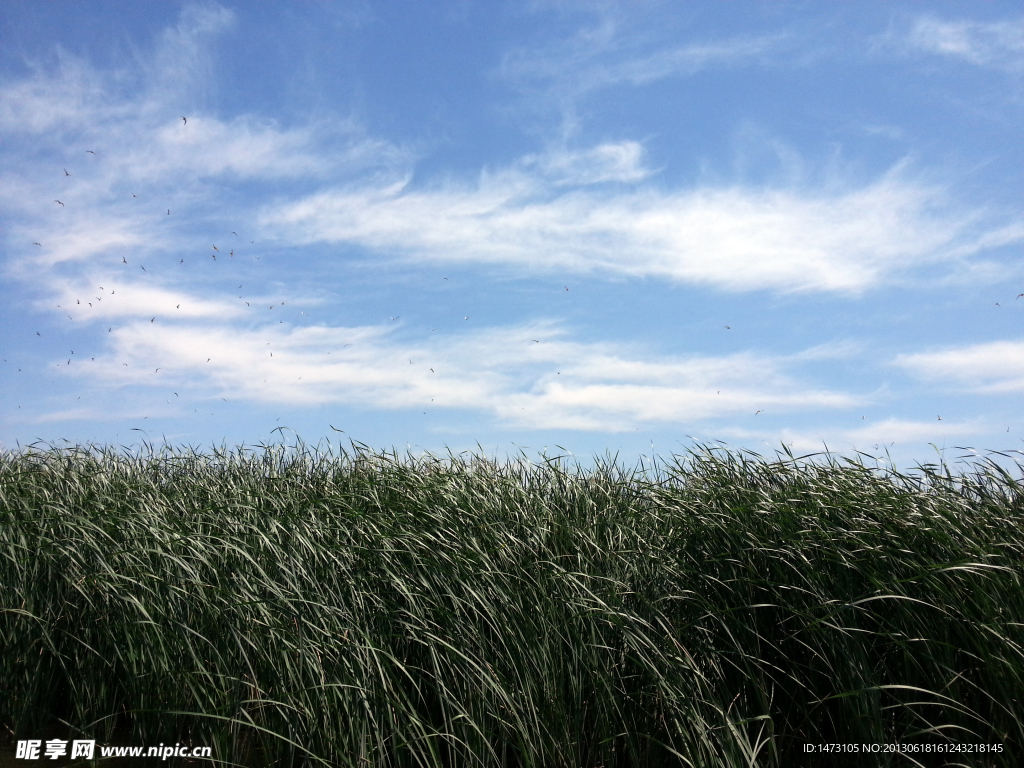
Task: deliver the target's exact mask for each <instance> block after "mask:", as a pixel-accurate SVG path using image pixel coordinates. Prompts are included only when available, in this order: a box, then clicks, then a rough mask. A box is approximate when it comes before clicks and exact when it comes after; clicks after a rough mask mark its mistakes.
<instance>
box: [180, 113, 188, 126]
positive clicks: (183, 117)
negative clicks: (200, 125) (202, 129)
mask: <svg viewBox="0 0 1024 768" xmlns="http://www.w3.org/2000/svg"><path fill="white" fill-rule="evenodd" d="M181 119H182V121H183V123H184V124H185V125H188V120H187V119H186V118H185V116H184V115H182V116H181Z"/></svg>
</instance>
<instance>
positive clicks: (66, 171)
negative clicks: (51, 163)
mask: <svg viewBox="0 0 1024 768" xmlns="http://www.w3.org/2000/svg"><path fill="white" fill-rule="evenodd" d="M64 175H65V176H70V175H71V174H70V173H68V169H67V168H65V169H64Z"/></svg>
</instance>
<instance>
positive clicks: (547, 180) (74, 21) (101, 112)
mask: <svg viewBox="0 0 1024 768" xmlns="http://www.w3.org/2000/svg"><path fill="white" fill-rule="evenodd" d="M0 36H2V39H3V40H4V45H3V46H2V47H0V135H2V143H0V206H2V209H0V242H2V255H0V258H2V263H0V287H2V289H3V296H4V298H5V301H4V302H3V304H2V305H0V322H2V324H3V328H4V333H3V334H2V336H3V340H2V358H3V362H2V363H0V388H2V391H3V393H4V395H3V397H2V398H0V445H2V446H3V447H7V448H13V447H15V446H16V445H18V444H20V445H25V444H28V443H31V442H33V441H36V440H42V441H45V442H51V441H58V440H63V439H66V440H70V441H71V442H74V443H85V442H94V443H106V444H113V445H130V444H136V443H138V442H139V441H140V440H142V439H148V440H149V441H151V442H156V443H160V442H163V441H164V440H166V441H167V442H169V443H171V444H175V445H185V444H187V445H193V446H209V445H210V444H221V443H222V442H226V443H227V444H228V445H237V444H241V443H245V444H250V445H251V444H254V443H259V442H261V441H262V442H268V441H272V440H275V439H278V437H279V436H280V435H281V434H282V433H281V432H273V430H275V429H277V428H278V427H285V428H287V430H290V431H288V432H285V433H284V434H287V435H288V436H289V437H290V436H291V435H292V432H294V433H296V434H298V435H299V436H300V437H301V438H302V439H303V440H305V441H306V442H307V443H310V444H316V443H317V442H318V441H319V440H321V439H324V438H329V439H331V440H338V439H340V440H343V441H347V440H348V439H353V440H357V441H360V442H362V443H365V444H367V445H370V446H371V447H373V448H377V449H382V448H383V449H390V448H392V447H394V448H397V449H398V450H399V451H404V450H406V449H411V450H413V451H434V452H444V451H446V450H449V449H450V450H455V451H460V450H464V449H473V448H475V447H476V446H480V448H482V449H483V451H484V452H485V453H488V454H491V455H504V454H508V453H515V452H517V451H519V450H524V451H526V452H527V454H528V455H536V453H537V452H540V451H543V450H545V449H546V450H547V452H548V453H549V454H551V453H561V452H562V449H564V450H565V451H568V452H571V453H572V454H573V455H575V456H577V457H579V458H580V459H583V460H586V459H587V458H588V457H591V456H594V455H603V454H605V453H606V452H611V453H613V454H614V453H617V454H618V455H619V456H620V458H621V459H623V460H625V461H627V462H629V463H631V462H633V461H635V460H636V459H638V458H639V457H640V456H649V455H651V453H652V452H653V453H656V454H658V455H661V456H665V455H667V454H670V453H673V452H680V451H682V450H684V449H685V448H686V447H687V446H689V445H692V444H693V442H694V441H698V442H713V441H721V442H723V443H725V444H727V445H730V446H732V447H734V448H747V449H751V450H754V451H758V452H760V453H763V454H768V455H772V454H774V451H775V450H776V449H777V448H779V447H780V446H782V445H783V444H785V445H790V446H792V449H793V450H794V451H795V452H798V453H806V452H811V451H816V450H821V449H822V448H823V446H827V447H828V448H829V449H831V450H832V451H834V452H836V453H839V454H843V455H853V453H854V451H858V450H859V451H864V452H866V453H868V454H870V455H884V451H885V450H888V452H889V455H890V456H891V457H892V459H893V460H894V461H895V462H896V463H897V464H898V465H901V466H913V465H914V464H916V463H917V462H928V461H934V460H935V459H936V457H937V454H936V450H937V449H939V450H942V449H945V450H946V451H947V453H946V457H947V459H948V458H949V457H950V456H951V455H953V454H954V453H956V454H957V455H959V453H962V451H957V450H956V447H958V446H970V447H973V448H975V449H977V450H979V451H986V450H1016V449H1019V448H1020V447H1021V439H1022V437H1024V413H1022V410H1021V395H1022V394H1024V332H1022V327H1024V299H1020V300H1018V299H1017V298H1016V297H1017V294H1020V293H1022V292H1024V269H1022V265H1021V255H1022V247H1024V210H1022V205H1021V201H1022V200H1024V175H1022V170H1024V162H1022V161H1024V153H1022V151H1021V150H1022V146H1021V134H1020V126H1021V125H1022V124H1024V15H1022V13H1021V10H1020V6H1019V4H1018V3H1011V2H986V3H970V4H967V3H951V2H949V3H943V2H935V3H927V4H923V3H891V2H885V3H880V2H878V3H871V2H863V3H855V4H854V3H803V2H789V3H787V2H771V3H768V2H668V1H664V2H657V1H654V0H647V1H641V2H618V3H600V2H569V1H568V0H565V1H561V2H532V3H530V2H491V1H489V2H470V1H469V0H461V1H459V2H454V1H453V2H430V3H428V2H414V1H413V0H397V1H396V2H386V3H385V2H372V3H358V2H295V3H257V2H252V3H222V4H217V3H212V2H211V3H173V2H166V3H135V2H90V3H71V2H45V3H44V2H24V3H8V4H5V5H4V7H3V9H2V10H0ZM334 430H343V431H344V434H340V433H339V432H336V431H334ZM275 436H278V437H275ZM556 446H559V447H560V448H556Z"/></svg>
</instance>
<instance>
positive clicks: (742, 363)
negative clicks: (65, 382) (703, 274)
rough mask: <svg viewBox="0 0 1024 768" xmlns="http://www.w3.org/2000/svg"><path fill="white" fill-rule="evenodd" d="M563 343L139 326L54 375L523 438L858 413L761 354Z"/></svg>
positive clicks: (510, 337)
mask: <svg viewBox="0 0 1024 768" xmlns="http://www.w3.org/2000/svg"><path fill="white" fill-rule="evenodd" d="M564 336H565V334H564V333H563V332H561V331H560V330H559V329H558V328H557V327H556V326H554V325H551V324H545V323H541V324H534V325H527V326H519V327H512V328H494V329H487V330H484V331H480V332H478V333H470V334H466V335H463V336H449V337H439V338H431V339H430V340H429V341H427V342H420V343H416V342H403V341H401V340H399V339H397V338H396V333H395V330H394V326H390V327H377V326H373V327H353V328H330V327H324V326H317V327H305V328H289V329H283V328H275V327H273V326H270V327H264V328H260V329H254V330H249V331H245V330H242V331H240V330H238V329H236V328H230V327H228V326H214V327H211V326H209V325H206V326H197V325H192V324H189V323H172V324H168V323H166V322H165V323H157V324H153V323H149V322H139V323H134V324H130V325H127V326H123V327H120V328H118V329H116V330H115V331H114V332H113V333H112V334H111V342H112V345H113V349H112V351H111V352H110V353H108V354H106V355H103V356H102V357H97V358H96V360H95V361H89V363H87V364H81V365H77V366H75V367H70V366H69V367H67V368H65V369H61V370H62V372H63V373H64V374H66V375H72V376H83V377H86V378H89V379H93V380H96V381H98V382H102V383H103V384H104V385H106V386H120V385H148V386H163V387H169V388H173V387H175V386H184V385H185V383H189V386H190V388H191V390H192V391H193V392H195V391H197V390H203V391H205V392H206V393H207V394H208V396H209V397H210V398H211V399H213V398H219V397H226V398H229V399H231V400H236V401H237V400H246V401H251V402H258V403H271V402H272V403H276V404H290V405H300V406H312V405H322V404H326V403H348V404H355V405H361V406H363V407H371V408H382V409H388V410H394V409H412V408H433V409H439V408H440V409H459V410H462V409H466V410H475V411H481V412H484V413H489V414H490V415H491V417H492V418H493V419H495V420H496V421H497V422H500V423H502V424H503V425H505V426H508V427H518V428H527V429H554V428H558V429H579V430H607V431H626V430H632V429H634V428H636V427H637V426H638V425H642V424H646V425H650V424H663V423H677V424H679V423H689V422H693V421H702V420H707V419H711V418H714V417H718V416H728V415H735V414H738V413H746V412H749V413H751V414H752V413H753V412H754V411H755V410H757V409H765V408H771V409H773V410H774V411H776V412H779V411H783V412H785V411H798V410H805V409H807V408H814V409H836V408H839V409H842V408H849V407H851V406H853V405H855V404H857V403H858V402H860V401H861V399H860V398H858V397H856V396H853V395H849V394H846V393H841V392H833V391H828V390H819V389H815V388H809V387H806V386H802V385H801V384H800V383H799V382H798V381H797V380H795V379H794V378H793V377H792V376H791V375H789V374H787V373H786V371H785V368H786V366H787V363H786V362H785V361H784V360H782V359H780V358H773V357H770V356H767V355H758V354H752V353H741V354H734V355H727V356H722V357H703V356H695V357H689V358H665V357H657V356H653V357H648V358H646V359H645V358H644V357H642V356H641V355H639V354H638V353H637V351H636V350H633V351H631V352H627V351H626V350H624V349H622V348H619V347H618V346H615V345H610V344H604V343H589V344H588V343H581V342H574V341H569V340H566V339H565V338H564ZM157 369H160V370H159V371H157Z"/></svg>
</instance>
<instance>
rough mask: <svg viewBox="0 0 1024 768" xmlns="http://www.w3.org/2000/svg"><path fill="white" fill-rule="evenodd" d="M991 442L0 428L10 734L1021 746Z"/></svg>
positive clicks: (1008, 575)
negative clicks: (552, 441) (359, 438)
mask: <svg viewBox="0 0 1024 768" xmlns="http://www.w3.org/2000/svg"><path fill="white" fill-rule="evenodd" d="M1002 467H1003V465H1002V464H999V463H997V462H995V461H992V460H986V459H980V460H978V461H977V462H976V463H974V464H971V465H968V466H967V467H966V469H964V470H962V471H958V472H957V473H954V472H952V471H951V470H950V469H949V468H948V467H947V466H946V465H944V464H941V463H940V464H937V465H926V466H923V467H919V468H918V470H915V471H914V472H912V473H909V474H900V473H898V472H896V471H893V470H891V469H888V470H887V469H885V468H878V467H875V466H867V465H865V464H864V463H862V462H859V461H855V460H846V459H836V458H835V457H828V456H825V457H821V456H819V457H812V458H810V459H808V458H806V457H805V458H803V459H801V458H798V457H793V456H790V455H785V454H779V455H778V456H776V457H775V458H773V459H765V458H761V457H759V456H756V455H753V454H749V453H741V452H733V451H726V450H718V449H712V448H707V447H704V448H699V449H695V450H693V451H691V452H689V453H687V454H685V455H682V456H677V457H674V458H672V459H671V460H665V461H662V462H659V463H658V464H656V465H655V466H653V467H647V466H639V467H637V468H632V469H630V468H625V467H623V466H621V465H619V464H618V463H616V462H615V461H612V460H609V461H605V462H597V463H596V464H595V467H594V468H583V467H581V466H579V465H575V464H570V463H568V462H566V461H565V460H564V459H561V458H554V459H548V460H542V461H538V462H530V461H527V460H526V459H522V460H505V461H497V460H492V459H487V458H485V457H483V456H481V455H469V454H466V455H460V456H452V455H449V456H446V457H433V456H427V457H418V458H417V457H412V456H404V457H402V456H398V455H395V454H383V453H376V452H374V451H371V450H370V449H367V448H365V447H361V446H353V447H351V448H350V449H345V450H340V449H334V451H331V450H323V449H316V450H310V449H307V448H305V447H303V446H302V445H301V444H299V445H298V446H295V447H292V448H289V449H285V448H283V447H281V446H269V447H261V448H260V449H258V450H246V449H234V450H228V449H221V450H213V451H211V452H208V453H200V452H198V451H195V450H178V449H170V448H166V447H165V448H163V449H156V448H149V449H147V450H143V451H141V452H126V451H124V450H121V451H116V450H113V449H106V448H96V447H56V446H43V447H35V448H30V449H19V450H18V451H7V452H3V453H0V601H2V602H0V609H2V610H0V643H2V648H0V733H2V734H3V735H2V739H3V740H5V743H4V746H5V747H7V748H9V749H10V751H11V753H12V754H13V744H14V743H15V740H17V739H28V738H33V735H34V734H40V733H44V731H45V730H46V729H47V728H53V727H55V726H59V727H61V728H65V729H66V732H67V733H69V734H73V736H72V737H73V738H91V739H96V740H97V741H98V742H99V743H103V744H107V743H122V744H157V743H164V742H165V743H175V742H181V743H190V744H198V745H202V744H205V745H209V746H211V747H212V749H213V755H214V760H215V762H218V763H219V764H221V765H229V764H234V765H246V766H269V765H278V766H317V765H330V766H352V767H353V768H355V767H357V766H358V767H359V768H376V767H378V766H380V767H384V766H396V767H397V766H408V767H409V768H414V767H415V768H420V767H423V768H426V767H428V766H505V767H509V768H511V767H513V766H515V767H516V768H519V767H522V768H526V767H528V766H529V767H531V768H599V767H605V768H613V767H614V768H626V767H636V768H640V767H644V768H646V767H658V766H702V767H704V766H706V767H708V768H711V767H716V768H717V767H725V766H729V767H737V768H738V767H739V766H786V767H788V766H817V765H822V766H826V765H828V766H832V765H835V766H890V765H891V766H912V765H923V766H939V765H957V766H1020V765H1024V705H1022V699H1024V583H1022V576H1024V492H1022V485H1021V480H1020V479H1017V478H1016V475H1015V474H1014V473H1013V472H1011V471H1009V470H1005V469H1003V468H1002ZM1018 469H1020V467H1018ZM78 734H81V735H78ZM67 763H68V761H67V759H64V760H63V761H58V762H57V763H55V762H54V761H50V760H43V761H41V762H37V763H35V764H37V765H38V764H62V765H63V764H67ZM114 763H117V761H114ZM174 763H175V761H174V760H171V761H168V762H167V763H166V764H168V765H170V764H174ZM19 764H21V765H30V764H32V763H29V762H21V761H19ZM122 764H124V763H122ZM148 764H152V765H156V762H153V761H151V762H150V763H148ZM177 764H184V763H183V762H182V761H181V760H178V761H177ZM194 764H199V763H194ZM205 764H210V763H209V761H206V763H205Z"/></svg>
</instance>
